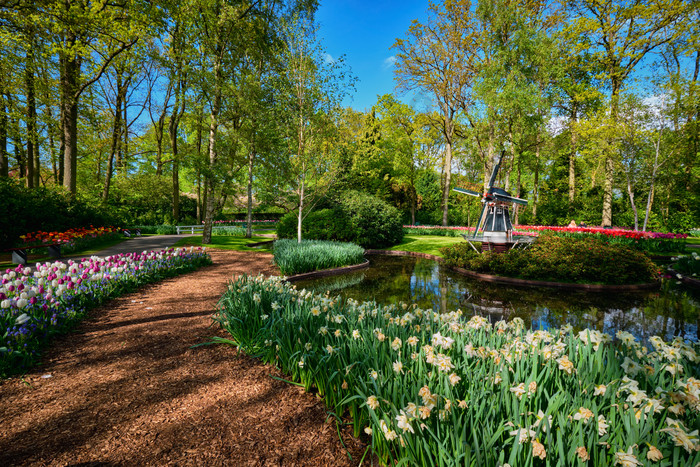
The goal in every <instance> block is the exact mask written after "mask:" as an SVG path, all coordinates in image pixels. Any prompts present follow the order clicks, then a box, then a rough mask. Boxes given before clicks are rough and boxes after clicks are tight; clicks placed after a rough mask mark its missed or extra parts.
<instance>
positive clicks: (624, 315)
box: [295, 255, 700, 342]
mask: <svg viewBox="0 0 700 467" xmlns="http://www.w3.org/2000/svg"><path fill="white" fill-rule="evenodd" d="M367 258H368V259H369V261H370V267H369V268H368V269H364V270H360V271H355V272H351V273H347V274H343V275H340V276H332V277H325V278H320V279H312V280H305V281H298V282H295V285H296V286H297V288H298V289H307V290H313V291H315V292H319V293H325V292H326V291H330V292H331V293H332V294H336V295H340V296H342V297H344V298H353V299H355V300H358V301H364V300H376V301H377V303H380V304H392V303H393V304H398V303H400V302H404V303H408V304H411V303H416V304H417V305H418V306H419V307H420V308H423V309H428V308H432V309H435V310H440V311H443V312H444V311H452V310H457V309H461V310H462V311H463V312H464V313H465V315H468V316H471V315H475V314H476V315H481V316H484V317H487V318H488V319H489V320H490V321H491V323H495V322H496V321H499V320H511V319H513V318H515V317H520V318H522V319H523V320H524V321H525V324H526V326H529V327H530V328H531V329H548V328H553V327H561V326H562V325H564V324H566V323H569V324H571V325H572V326H573V327H574V329H575V330H576V331H579V330H581V329H585V328H589V329H596V330H598V331H602V332H606V333H608V334H610V335H613V336H614V335H615V333H616V332H617V331H618V330H623V331H628V332H630V333H632V334H634V335H635V336H636V337H637V338H638V339H641V340H643V341H647V340H648V339H649V338H650V337H651V336H655V335H656V336H660V337H663V338H664V339H665V340H671V339H673V338H674V337H676V336H680V337H682V338H683V339H685V340H689V341H694V342H697V341H699V340H700V294H698V293H693V291H691V290H690V289H687V288H681V286H678V285H676V283H675V281H665V283H664V286H663V287H662V288H661V290H655V291H644V292H629V293H620V292H614V293H605V292H590V291H563V290H558V289H552V288H545V287H523V286H511V285H500V284H498V285H497V284H492V283H487V282H482V281H479V280H477V279H472V278H469V277H465V276H463V275H461V274H458V273H456V272H454V271H451V270H449V269H448V268H446V267H443V266H442V265H441V264H440V263H438V262H436V261H434V260H429V259H424V258H415V257H408V256H384V255H371V256H368V257H367Z"/></svg>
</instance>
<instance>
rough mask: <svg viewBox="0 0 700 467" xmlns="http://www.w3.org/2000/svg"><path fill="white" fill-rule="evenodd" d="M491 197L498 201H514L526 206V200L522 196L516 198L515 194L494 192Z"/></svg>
mask: <svg viewBox="0 0 700 467" xmlns="http://www.w3.org/2000/svg"><path fill="white" fill-rule="evenodd" d="M493 197H494V198H496V199H497V200H499V201H506V202H508V203H516V204H522V205H524V206H527V200H526V199H522V198H516V197H515V196H509V195H502V194H500V193H494V194H493Z"/></svg>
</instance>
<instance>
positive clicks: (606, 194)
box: [602, 78, 622, 227]
mask: <svg viewBox="0 0 700 467" xmlns="http://www.w3.org/2000/svg"><path fill="white" fill-rule="evenodd" d="M621 84H622V83H619V82H618V80H617V79H614V78H613V79H612V80H611V85H612V92H611V97H610V118H611V119H612V122H613V125H616V124H617V120H618V113H619V100H620V87H621ZM610 143H612V141H611V142H610ZM609 146H612V144H610V145H609ZM614 176H615V167H614V163H613V160H612V154H610V153H608V154H606V155H605V181H604V183H603V216H602V217H603V227H610V226H611V225H612V195H613V183H614V178H613V177H614Z"/></svg>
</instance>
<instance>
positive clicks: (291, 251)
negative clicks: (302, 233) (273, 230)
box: [274, 239, 364, 275]
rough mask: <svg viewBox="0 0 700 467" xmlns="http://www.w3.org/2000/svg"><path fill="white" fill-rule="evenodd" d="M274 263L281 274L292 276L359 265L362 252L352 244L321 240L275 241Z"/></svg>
mask: <svg viewBox="0 0 700 467" xmlns="http://www.w3.org/2000/svg"><path fill="white" fill-rule="evenodd" d="M274 255H275V263H276V264H277V266H278V267H279V268H280V271H282V274H285V275H293V274H302V273H304V272H310V271H317V270H322V269H331V268H338V267H342V266H349V265H352V264H359V263H361V262H362V261H363V260H364V250H363V249H362V248H361V247H359V246H357V245H354V244H352V243H340V242H329V241H323V240H303V241H302V242H301V243H297V241H296V240H291V239H283V240H277V241H276V242H275V245H274Z"/></svg>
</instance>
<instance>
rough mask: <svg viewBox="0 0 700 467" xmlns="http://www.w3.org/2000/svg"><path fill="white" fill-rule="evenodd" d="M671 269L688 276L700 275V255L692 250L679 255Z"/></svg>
mask: <svg viewBox="0 0 700 467" xmlns="http://www.w3.org/2000/svg"><path fill="white" fill-rule="evenodd" d="M673 269H675V270H676V271H678V272H682V273H683V274H685V275H688V276H693V277H698V276H700V255H698V254H697V253H696V252H692V253H691V254H689V255H684V256H679V257H678V259H677V260H676V262H675V263H674V264H673Z"/></svg>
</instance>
